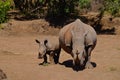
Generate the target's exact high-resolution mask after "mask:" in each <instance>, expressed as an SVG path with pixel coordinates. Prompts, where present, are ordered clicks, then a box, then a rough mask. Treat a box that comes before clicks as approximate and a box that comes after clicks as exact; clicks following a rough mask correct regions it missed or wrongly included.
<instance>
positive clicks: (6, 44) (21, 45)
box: [0, 20, 120, 80]
mask: <svg viewBox="0 0 120 80" xmlns="http://www.w3.org/2000/svg"><path fill="white" fill-rule="evenodd" d="M39 22H42V21H37V20H36V21H34V22H32V21H27V23H26V22H25V21H23V22H20V21H15V22H14V24H13V23H12V22H11V23H9V25H10V26H9V25H8V24H7V25H5V26H7V27H6V29H3V30H0V69H2V70H3V72H4V73H6V75H7V80H74V79H75V80H120V62H119V61H120V41H119V40H120V35H98V42H97V46H96V47H95V49H94V50H93V52H92V57H91V61H92V62H93V63H94V64H95V65H96V67H94V68H93V69H84V70H81V71H78V72H77V71H74V70H73V69H72V57H71V56H70V55H69V54H67V53H66V52H64V51H63V50H62V51H61V55H60V60H59V62H60V63H61V64H62V65H61V64H56V65H48V66H43V65H39V64H40V63H42V61H43V59H38V52H37V51H38V45H37V43H36V42H35V39H36V38H45V37H49V38H52V37H56V36H52V35H58V32H59V29H54V30H53V28H48V27H46V24H47V26H49V24H48V23H45V24H43V22H44V21H43V22H42V23H39ZM16 25H17V26H16ZM25 26H27V27H25ZM28 26H31V27H28ZM37 26H40V27H37ZM36 32H37V33H36ZM49 32H50V33H49Z"/></svg>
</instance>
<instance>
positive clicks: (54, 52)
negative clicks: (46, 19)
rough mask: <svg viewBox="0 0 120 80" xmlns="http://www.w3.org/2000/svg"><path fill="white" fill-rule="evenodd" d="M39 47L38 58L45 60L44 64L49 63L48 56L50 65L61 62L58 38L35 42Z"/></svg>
mask: <svg viewBox="0 0 120 80" xmlns="http://www.w3.org/2000/svg"><path fill="white" fill-rule="evenodd" d="M35 41H36V42H37V43H38V45H39V51H38V54H39V55H38V58H39V59H41V58H44V61H43V64H46V63H48V60H47V54H48V55H49V60H50V64H57V63H58V62H59V55H60V51H61V47H60V44H59V39H58V38H57V37H50V38H47V39H42V40H37V39H36V40H35Z"/></svg>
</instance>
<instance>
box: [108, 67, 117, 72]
mask: <svg viewBox="0 0 120 80" xmlns="http://www.w3.org/2000/svg"><path fill="white" fill-rule="evenodd" d="M109 71H117V68H116V67H110V68H109Z"/></svg>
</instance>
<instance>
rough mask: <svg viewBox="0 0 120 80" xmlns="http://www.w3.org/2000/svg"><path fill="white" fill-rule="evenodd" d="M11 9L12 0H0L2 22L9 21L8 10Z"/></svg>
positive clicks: (0, 18)
mask: <svg viewBox="0 0 120 80" xmlns="http://www.w3.org/2000/svg"><path fill="white" fill-rule="evenodd" d="M9 9H10V1H9V0H6V1H1V0H0V23H3V22H6V21H7V19H8V18H7V16H6V15H7V11H8V10H9Z"/></svg>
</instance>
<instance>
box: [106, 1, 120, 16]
mask: <svg viewBox="0 0 120 80" xmlns="http://www.w3.org/2000/svg"><path fill="white" fill-rule="evenodd" d="M104 10H105V11H107V12H109V13H110V14H111V15H113V16H118V15H119V13H120V0H105V1H104Z"/></svg>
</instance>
